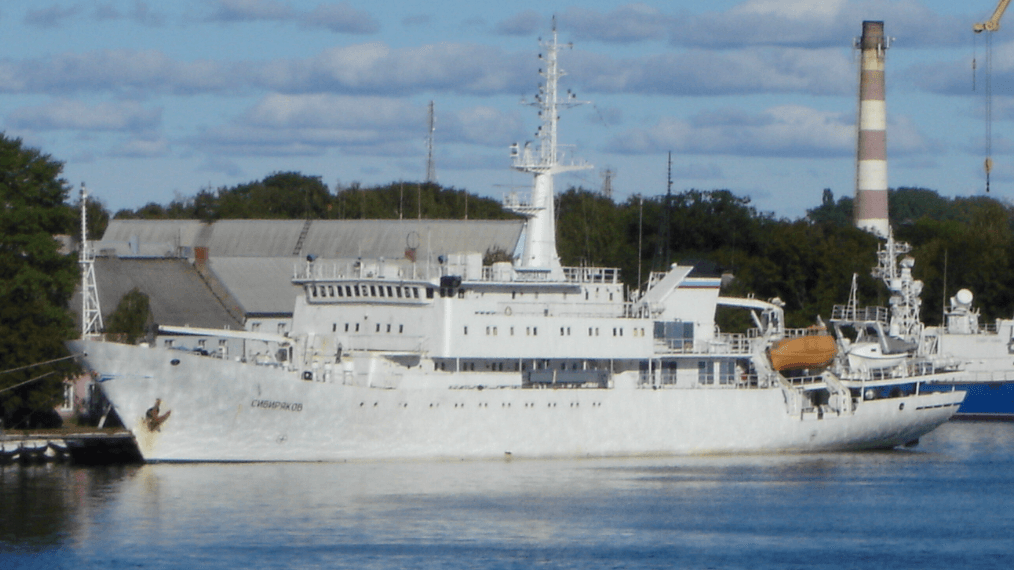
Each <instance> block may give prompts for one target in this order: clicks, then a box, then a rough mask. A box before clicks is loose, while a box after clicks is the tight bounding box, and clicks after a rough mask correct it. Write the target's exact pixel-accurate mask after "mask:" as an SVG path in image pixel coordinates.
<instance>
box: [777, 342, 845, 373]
mask: <svg viewBox="0 0 1014 570" xmlns="http://www.w3.org/2000/svg"><path fill="white" fill-rule="evenodd" d="M835 352H836V347H835V342H834V338H832V337H831V335H829V334H826V333H821V334H811V335H806V336H800V337H795V338H787V339H783V340H780V341H778V342H777V343H775V344H774V346H772V347H771V350H770V351H769V356H770V357H771V366H772V367H774V369H775V370H778V371H779V372H781V371H782V370H798V369H801V368H823V367H825V366H827V365H828V364H831V361H832V360H834V355H835Z"/></svg>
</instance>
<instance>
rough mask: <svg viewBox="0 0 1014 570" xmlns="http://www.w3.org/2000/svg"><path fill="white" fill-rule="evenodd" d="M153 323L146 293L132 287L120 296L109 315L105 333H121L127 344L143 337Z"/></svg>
mask: <svg viewBox="0 0 1014 570" xmlns="http://www.w3.org/2000/svg"><path fill="white" fill-rule="evenodd" d="M152 323H154V318H153V317H152V314H151V308H150V306H149V300H148V295H146V294H145V293H143V292H141V290H140V289H138V288H137V287H134V288H133V289H131V290H130V291H128V292H127V293H125V294H124V295H123V297H121V298H120V302H119V303H117V305H116V310H115V311H113V313H112V314H111V315H109V322H108V323H107V324H106V330H105V332H106V333H110V334H122V335H124V336H125V337H126V341H127V343H128V344H134V343H135V342H137V340H138V339H139V338H143V337H144V336H145V334H146V333H147V332H148V330H149V329H150V328H151V326H152Z"/></svg>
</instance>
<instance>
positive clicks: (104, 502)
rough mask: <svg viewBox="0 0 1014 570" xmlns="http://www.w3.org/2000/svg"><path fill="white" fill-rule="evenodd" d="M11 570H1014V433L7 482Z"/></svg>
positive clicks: (3, 521) (26, 475)
mask: <svg viewBox="0 0 1014 570" xmlns="http://www.w3.org/2000/svg"><path fill="white" fill-rule="evenodd" d="M0 469H2V470H0V569H3V570H13V569H20V568H52V569H59V568H66V569H74V570H85V569H92V568H96V569H97V568H103V569H106V568H113V569H117V568H124V569H126V568H130V569H134V568H230V569H231V568H244V569H260V568H279V569H280V568H357V569H359V568H441V569H443V568H519V569H521V568H575V569H578V568H580V569H587V568H692V569H697V568H700V569H711V568H716V569H718V568H722V569H724V568H743V569H758V568H760V569H763V568H835V569H838V568H891V569H892V570H901V569H908V568H911V569H917V568H918V569H926V568H947V569H954V568H977V569H982V568H1003V569H1009V568H1012V567H1014V540H1012V539H1011V537H1012V535H1014V424H1012V423H1004V422H1001V423H992V422H990V423H987V422H951V423H948V424H945V425H944V426H942V427H941V428H940V429H938V430H937V431H935V432H933V433H931V434H929V435H928V436H926V437H924V438H923V440H922V442H921V443H920V445H919V446H917V447H915V448H912V449H905V450H895V451H889V452H867V453H834V454H811V455H756V456H709V457H664V458H627V459H585V460H565V461H564V460H554V461H527V460H517V459H515V460H507V459H505V460H503V461H464V462H456V461H439V462H425V461H413V462H360V463H340V464H327V463H302V464H278V463H275V464H155V465H119V466H105V467H83V466H75V465H68V464H60V463H57V464H39V465H28V466H24V465H8V466H5V467H2V468H0Z"/></svg>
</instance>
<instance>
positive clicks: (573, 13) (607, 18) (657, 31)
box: [543, 4, 675, 43]
mask: <svg viewBox="0 0 1014 570" xmlns="http://www.w3.org/2000/svg"><path fill="white" fill-rule="evenodd" d="M674 20H675V18H674V17H673V16H672V15H669V14H664V13H662V12H661V11H660V10H658V9H657V8H654V7H652V6H648V5H646V4H628V5H626V6H621V7H620V8H617V9H615V10H613V11H611V12H608V13H600V12H597V11H595V10H589V9H587V8H573V7H572V8H568V9H567V10H566V12H564V13H563V15H562V16H561V18H560V25H561V28H563V29H566V30H567V31H568V32H573V33H574V36H575V39H578V40H583V39H591V40H598V41H603V42H617V43H628V42H636V41H642V40H657V39H664V38H665V37H667V36H668V32H669V29H670V27H671V26H672V25H673V22H674ZM543 25H545V24H544V23H543Z"/></svg>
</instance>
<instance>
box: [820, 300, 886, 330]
mask: <svg viewBox="0 0 1014 570" xmlns="http://www.w3.org/2000/svg"><path fill="white" fill-rule="evenodd" d="M890 319H891V310H890V309H888V308H887V307H850V306H848V305H835V306H834V308H833V309H832V310H831V320H833V321H851V322H867V321H874V322H878V323H881V324H885V325H886V324H887V323H888V322H889V321H890Z"/></svg>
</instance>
